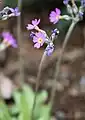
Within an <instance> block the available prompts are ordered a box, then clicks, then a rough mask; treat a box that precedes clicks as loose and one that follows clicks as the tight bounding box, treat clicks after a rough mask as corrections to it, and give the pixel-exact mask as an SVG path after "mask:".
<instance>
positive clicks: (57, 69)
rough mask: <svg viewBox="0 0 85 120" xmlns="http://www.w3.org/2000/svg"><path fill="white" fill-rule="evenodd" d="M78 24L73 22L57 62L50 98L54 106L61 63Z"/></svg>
mask: <svg viewBox="0 0 85 120" xmlns="http://www.w3.org/2000/svg"><path fill="white" fill-rule="evenodd" d="M76 23H77V22H75V21H72V23H71V25H70V27H69V30H68V32H67V34H66V37H65V40H64V42H63V45H62V50H61V54H60V56H59V59H58V61H57V62H56V68H55V73H54V81H53V87H52V91H51V97H50V103H51V105H52V106H53V101H54V97H55V93H56V80H58V77H59V72H60V66H61V62H62V58H63V53H64V51H65V48H66V45H67V42H68V40H69V37H70V35H71V33H72V31H73V29H74V27H75V25H76Z"/></svg>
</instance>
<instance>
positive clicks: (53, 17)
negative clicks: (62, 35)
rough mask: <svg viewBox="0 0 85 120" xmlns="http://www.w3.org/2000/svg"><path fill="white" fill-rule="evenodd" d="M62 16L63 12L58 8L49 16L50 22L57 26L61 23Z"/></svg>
mask: <svg viewBox="0 0 85 120" xmlns="http://www.w3.org/2000/svg"><path fill="white" fill-rule="evenodd" d="M60 14H61V11H60V10H59V9H58V8H56V9H55V11H52V12H51V13H50V16H49V19H50V22H52V23H53V24H56V23H57V22H58V21H59V17H60Z"/></svg>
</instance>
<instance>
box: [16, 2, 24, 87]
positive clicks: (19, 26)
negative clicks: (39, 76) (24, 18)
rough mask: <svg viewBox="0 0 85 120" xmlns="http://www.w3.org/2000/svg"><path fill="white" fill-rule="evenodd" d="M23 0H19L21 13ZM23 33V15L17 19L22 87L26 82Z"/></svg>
mask: <svg viewBox="0 0 85 120" xmlns="http://www.w3.org/2000/svg"><path fill="white" fill-rule="evenodd" d="M21 6H22V0H18V8H19V10H20V11H21ZM21 35H22V33H21V15H20V16H18V17H17V39H18V46H19V51H18V52H19V61H20V65H19V66H20V82H19V83H20V86H22V85H23V82H24V65H23V64H24V59H23V56H22V36H21Z"/></svg>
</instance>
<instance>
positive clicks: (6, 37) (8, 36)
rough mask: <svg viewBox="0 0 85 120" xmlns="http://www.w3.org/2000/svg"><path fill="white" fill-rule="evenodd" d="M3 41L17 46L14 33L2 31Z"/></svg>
mask: <svg viewBox="0 0 85 120" xmlns="http://www.w3.org/2000/svg"><path fill="white" fill-rule="evenodd" d="M2 37H3V42H6V43H7V44H8V45H11V46H12V47H14V48H17V43H16V39H14V38H13V36H12V34H10V33H9V32H3V33H2Z"/></svg>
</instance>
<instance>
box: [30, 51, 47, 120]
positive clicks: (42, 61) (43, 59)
mask: <svg viewBox="0 0 85 120" xmlns="http://www.w3.org/2000/svg"><path fill="white" fill-rule="evenodd" d="M45 59H46V53H45V52H44V54H43V56H42V59H41V62H40V65H39V69H38V74H37V78H36V88H35V97H34V102H33V108H32V115H31V120H34V110H35V106H36V99H37V92H38V89H39V85H40V77H41V72H42V65H43V63H44V61H45Z"/></svg>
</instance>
